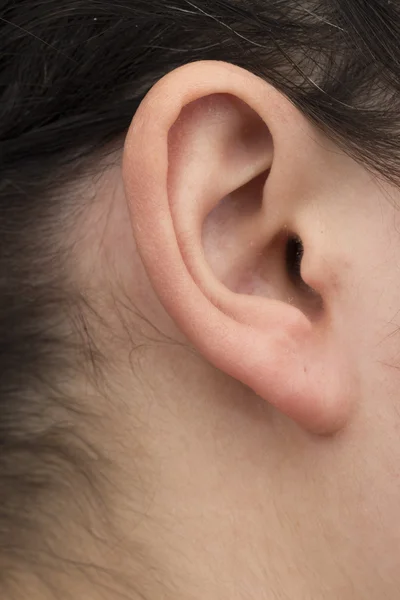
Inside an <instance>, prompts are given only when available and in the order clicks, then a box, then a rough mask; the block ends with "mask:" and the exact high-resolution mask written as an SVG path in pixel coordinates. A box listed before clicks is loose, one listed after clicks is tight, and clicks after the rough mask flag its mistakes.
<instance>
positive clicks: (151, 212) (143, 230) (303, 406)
mask: <svg viewBox="0 0 400 600" xmlns="http://www.w3.org/2000/svg"><path fill="white" fill-rule="evenodd" d="M210 69H212V70H213V75H214V76H213V77H212V78H211V77H210ZM177 81H179V82H181V88H180V89H179V92H178V93H177ZM182 82H185V85H182ZM178 88H179V86H178ZM218 93H221V94H231V95H233V96H236V97H237V98H239V99H240V100H242V101H244V102H245V103H246V104H247V105H248V106H250V107H251V108H252V109H253V110H254V111H256V112H258V114H260V113H261V115H262V114H263V110H262V109H264V110H265V104H266V102H267V101H268V105H269V107H270V111H273V113H274V115H275V118H274V119H273V120H272V121H271V123H268V128H269V129H270V132H271V136H272V138H273V139H274V136H276V135H278V132H277V130H276V129H275V123H287V122H289V119H290V113H291V112H292V111H295V110H296V109H295V107H293V106H292V105H291V104H290V102H289V101H288V100H286V101H285V102H282V95H281V94H280V93H279V92H278V91H277V90H275V89H274V88H272V86H270V85H269V84H267V83H266V82H264V81H263V80H261V79H260V78H258V77H256V76H255V75H253V74H251V73H249V72H247V71H245V70H244V69H242V68H241V67H236V66H234V65H230V64H228V63H220V62H217V61H201V62H199V63H191V64H189V65H185V66H184V67H180V68H179V69H176V71H173V72H172V73H170V74H169V75H167V76H166V77H165V78H164V79H162V80H161V81H159V82H158V83H157V84H156V85H155V86H154V88H152V90H151V91H150V92H149V94H148V95H147V96H146V98H145V99H144V101H143V102H142V104H141V106H140V107H139V109H138V111H137V114H136V115H135V118H134V119H133V121H132V124H131V127H130V129H129V132H128V135H127V138H126V143H125V149H124V156H123V179H124V184H125V190H126V196H127V201H128V204H129V212H130V216H131V223H132V227H133V232H134V237H135V240H136V246H137V249H138V252H139V254H140V257H141V259H142V261H143V264H144V267H145V270H146V272H147V275H148V277H149V279H150V281H151V283H152V286H153V288H154V290H155V292H156V294H157V295H158V298H159V299H160V301H161V303H162V305H163V306H164V308H165V309H166V310H167V312H168V313H169V315H170V316H171V317H172V319H173V320H174V321H175V322H176V323H177V324H178V326H179V328H180V329H181V331H182V332H183V333H184V334H185V336H186V337H187V338H188V339H189V340H190V341H193V340H194V344H195V346H196V347H197V349H198V350H199V351H200V352H201V354H202V355H203V356H204V357H205V358H206V359H207V360H208V361H209V362H211V363H212V364H213V365H214V366H216V367H217V368H218V369H221V370H222V371H224V372H225V373H227V374H228V375H230V376H231V377H233V378H235V379H238V380H239V381H241V382H242V383H244V384H245V385H247V386H248V387H250V388H251V389H253V391H254V392H255V393H256V394H257V395H259V396H261V397H263V398H264V399H266V400H268V402H269V403H270V404H271V405H272V406H274V407H275V408H276V409H277V410H279V411H280V412H282V413H284V414H286V415H287V416H289V418H291V419H292V420H294V421H296V422H297V423H298V424H299V425H300V426H302V427H304V428H305V429H306V430H308V431H310V432H312V433H317V434H327V435H330V434H334V433H337V432H338V431H339V430H340V429H342V428H343V427H344V425H345V423H346V422H347V420H348V416H349V408H350V403H349V401H348V398H347V397H344V396H343V394H342V392H341V388H340V386H339V385H338V380H337V377H336V369H335V368H333V369H332V370H331V372H330V373H329V372H327V369H326V363H325V362H324V361H326V360H327V357H326V352H323V351H322V348H321V352H320V353H319V356H318V353H317V352H315V348H316V347H318V332H316V331H314V329H313V328H312V326H311V323H310V322H309V321H308V320H307V318H306V317H305V315H304V314H303V313H302V312H301V311H300V310H298V309H297V308H296V307H294V306H291V307H289V306H287V305H284V304H283V303H281V302H279V301H272V300H268V303H269V304H268V310H266V306H265V299H262V298H254V297H253V298H251V297H248V296H243V298H239V296H240V295H236V297H235V303H234V304H233V306H234V307H235V309H234V310H232V302H230V301H229V302H228V301H227V299H229V292H227V291H226V292H225V293H224V292H223V289H222V288H221V287H220V288H219V289H218V293H217V295H216V297H215V298H214V299H212V298H211V297H209V295H208V296H206V295H204V293H203V291H202V290H201V289H200V288H199V286H198V285H197V284H196V282H195V281H194V279H193V277H192V273H191V272H190V271H189V269H188V268H187V264H186V263H185V260H184V258H183V256H182V253H181V250H180V247H179V244H178V241H177V239H176V230H175V226H174V222H173V218H172V215H171V211H170V205H169V200H168V194H167V191H166V190H167V188H168V184H167V182H168V164H169V154H168V132H169V131H170V129H171V127H172V126H173V125H174V123H175V122H176V121H177V120H178V118H179V115H180V113H181V111H182V109H183V107H184V106H186V105H187V104H189V103H191V102H194V101H195V100H198V99H199V98H201V97H204V96H208V95H213V94H218ZM161 106H162V110H161V109H160V107H161ZM139 140H141V141H143V140H146V144H143V143H142V144H141V143H139ZM150 164H151V165H152V169H151V177H150V176H149V177H142V176H141V174H143V173H146V172H148V167H147V166H148V165H150ZM131 165H135V168H131ZM157 248H158V250H156V249H157ZM230 294H234V292H230ZM223 298H224V302H223V304H225V307H224V309H222V310H221V308H222V307H221V299H223ZM243 304H244V306H245V308H243V307H242V305H243ZM227 305H229V306H230V309H227ZM250 310H251V313H252V314H253V315H259V314H264V318H265V317H267V315H266V313H267V312H269V313H270V314H272V315H273V320H274V321H275V322H276V323H278V326H277V327H276V328H275V329H276V330H275V331H274V332H272V331H271V328H270V327H269V329H268V333H267V334H266V329H265V328H263V327H261V326H260V327H258V328H257V329H256V330H255V329H254V327H252V325H249V324H248V323H246V322H245V320H244V319H243V314H247V315H248V314H249V311H250ZM253 318H256V317H253ZM253 318H252V319H251V321H252V322H253V323H254V320H253ZM271 318H272V317H270V318H269V319H268V318H266V319H265V320H266V322H267V323H269V325H270V324H271ZM216 331H217V332H218V339H219V342H218V343H215V341H216V335H215V332H216ZM208 337H210V339H213V340H214V343H213V344H210V343H209V342H207V338H208ZM239 341H240V344H239ZM238 345H239V346H240V347H238ZM268 355H270V356H276V355H278V356H280V357H281V358H280V360H285V363H284V364H282V367H281V371H280V372H285V373H291V380H290V381H288V382H287V385H286V387H285V386H284V385H283V384H282V376H281V377H280V378H279V377H277V367H276V364H277V359H276V358H275V359H274V361H273V362H272V363H270V364H268V361H267V360H266V356H268ZM299 357H300V358H299ZM301 357H303V358H304V359H303V358H301ZM278 362H279V361H278ZM323 376H324V377H326V380H323ZM286 378H287V375H286ZM293 382H295V387H296V389H294V384H293ZM328 382H329V383H328ZM327 385H328V386H330V390H329V391H330V393H329V394H327V395H326V396H325V398H324V397H323V395H322V390H323V389H325V390H326V388H327Z"/></svg>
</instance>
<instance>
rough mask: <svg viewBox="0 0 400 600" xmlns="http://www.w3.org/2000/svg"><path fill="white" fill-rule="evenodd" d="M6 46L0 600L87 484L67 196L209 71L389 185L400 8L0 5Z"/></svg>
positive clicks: (395, 175)
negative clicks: (150, 110) (200, 68)
mask: <svg viewBox="0 0 400 600" xmlns="http://www.w3.org/2000/svg"><path fill="white" fill-rule="evenodd" d="M0 39H1V53H0V352H1V354H0V369H1V376H0V595H1V586H2V585H3V584H4V585H5V581H6V579H7V574H9V573H10V569H11V566H12V564H14V563H15V562H18V560H21V558H23V557H26V556H27V555H28V552H31V556H32V552H33V551H35V550H36V549H37V545H38V539H39V538H38V535H37V534H38V533H40V534H41V535H42V533H43V531H42V529H43V528H44V527H45V523H46V524H47V525H46V526H47V527H53V524H54V522H55V521H57V519H56V518H55V516H54V511H53V512H52V510H51V508H49V506H50V505H49V504H48V503H49V502H50V501H51V502H54V501H55V500H56V499H57V497H58V496H59V495H60V494H64V495H66V496H68V495H69V496H71V498H72V494H71V490H72V489H77V488H78V487H79V483H76V481H77V479H78V478H79V480H82V481H83V480H85V481H86V482H87V481H88V480H90V478H91V477H92V475H93V473H92V471H93V469H92V466H91V462H90V460H89V458H88V456H89V455H90V452H89V444H90V441H89V440H84V439H83V438H82V436H80V435H77V433H76V432H77V425H76V424H77V421H78V418H77V417H78V416H79V414H78V413H79V410H80V407H79V402H78V401H77V400H74V401H73V400H72V399H71V398H69V397H68V395H67V394H66V393H65V390H64V388H63V382H65V381H66V379H68V378H69V377H70V378H72V379H73V377H74V373H75V369H76V366H77V364H78V363H79V362H80V361H81V360H83V359H84V360H86V358H85V357H87V355H88V354H89V352H88V351H87V349H86V348H85V347H84V344H83V343H82V344H79V338H78V337H74V336H72V337H71V334H70V331H71V329H70V324H69V321H68V319H69V316H70V315H71V314H75V315H77V314H79V311H78V310H76V307H77V305H78V303H79V298H80V299H81V298H82V295H80V294H79V290H77V289H76V288H75V286H74V281H73V280H71V270H70V268H69V256H70V254H69V249H68V245H67V243H66V241H65V237H66V236H64V235H63V233H65V232H67V231H68V228H69V227H70V226H71V224H72V225H73V223H74V220H76V218H77V214H78V213H77V210H78V208H77V201H76V199H73V195H71V196H69V195H68V193H66V186H67V184H68V182H71V181H78V180H79V179H81V178H82V177H83V176H84V175H85V174H86V173H87V172H88V169H89V168H90V165H93V164H96V161H94V159H95V158H96V159H97V157H100V156H102V155H103V154H104V152H105V151H107V148H110V145H111V146H113V147H114V146H115V145H116V146H118V144H120V145H122V143H123V138H124V134H125V132H126V131H127V129H128V127H129V124H130V122H131V120H132V117H133V115H134V113H135V111H136V109H137V107H138V106H139V104H140V102H141V100H142V99H143V97H144V96H145V94H146V92H147V91H148V90H149V89H150V88H151V86H152V85H153V84H154V83H155V82H156V81H157V80H158V79H160V77H162V76H163V75H164V74H165V73H167V72H169V71H171V70H172V69H174V68H175V67H178V66H180V65H182V64H185V63H188V62H192V61H196V60H200V59H201V60H203V59H213V60H224V61H228V62H231V63H235V64H237V65H239V66H242V67H244V68H246V69H248V70H250V71H252V72H253V73H256V74H258V75H259V76H260V77H263V78H264V79H265V80H267V81H269V82H271V83H272V84H273V85H274V86H275V87H276V88H278V89H279V90H281V91H282V92H283V93H284V94H285V95H286V96H287V97H288V98H289V99H290V100H291V101H292V102H293V103H294V104H295V105H296V106H297V107H298V108H299V109H300V110H301V111H302V112H303V113H304V114H305V115H306V116H308V117H309V118H310V119H311V120H312V121H313V122H314V123H315V124H316V125H317V126H319V127H321V128H322V129H323V130H324V131H325V132H326V133H327V134H328V135H329V136H331V137H332V138H333V139H334V140H335V141H336V142H337V143H338V144H339V146H341V147H342V148H343V149H344V150H345V151H346V152H348V153H349V154H350V155H351V156H353V157H354V158H355V159H356V160H358V161H359V162H361V163H362V164H364V165H365V166H366V167H367V168H369V169H371V170H373V171H374V172H376V173H378V174H379V175H380V176H382V177H383V178H386V179H388V180H390V181H391V182H393V183H396V184H398V183H399V181H400V141H399V140H398V139H397V135H398V132H399V130H400V94H399V91H400V90H399V88H400V47H399V39H400V5H399V4H398V3H397V2H394V1H390V0H351V1H349V0H193V2H192V1H191V0H171V1H170V2H167V1H166V0H113V1H107V0H63V1H60V0H0ZM73 299H74V300H73ZM79 326H80V327H81V329H82V330H83V329H85V324H84V322H83V321H81V322H80V325H79ZM78 329H79V327H78ZM91 356H92V359H93V353H92V350H91ZM78 357H79V358H78ZM82 357H83V358H82ZM87 360H88V359H87ZM66 473H68V474H69V476H68V477H66V475H65V474H66ZM66 481H67V482H69V483H68V486H67V489H66V483H65V482H66ZM44 515H45V516H44ZM57 523H58V521H57V522H56V525H54V526H57ZM35 534H36V536H35ZM43 535H44V534H43Z"/></svg>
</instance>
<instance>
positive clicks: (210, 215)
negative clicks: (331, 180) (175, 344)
mask: <svg viewBox="0 0 400 600" xmlns="http://www.w3.org/2000/svg"><path fill="white" fill-rule="evenodd" d="M312 131H313V130H312V127H311V125H310V124H309V123H308V122H307V121H306V120H305V119H304V117H303V116H302V115H301V113H300V112H299V111H298V110H297V109H296V108H295V107H293V106H292V105H291V104H290V102H289V101H288V100H287V99H286V98H285V97H284V96H283V95H282V94H280V93H279V92H278V91H277V90H275V89H274V88H273V87H272V86H270V85H269V84H268V83H266V82H265V81H263V80H262V79H260V78H258V77H256V76H255V75H252V74H250V73H248V72H247V71H245V70H243V69H241V68H239V67H236V66H233V65H229V64H226V63H222V62H212V61H210V62H208V61H207V62H199V63H191V64H189V65H186V66H185V67H181V68H179V69H177V70H175V71H173V72H172V73H170V74H169V75H167V76H166V77H164V78H163V79H162V80H161V81H160V82H158V83H157V84H156V85H155V86H154V88H153V89H152V90H151V91H150V92H149V93H148V95H147V96H146V98H145V99H144V101H143V102H142V104H141V106H140V107H139V109H138V111H137V114H136V115H135V117H134V119H133V122H132V125H131V127H130V130H129V132H128V135H127V139H126V144H125V149H124V157H123V176H124V183H125V191H126V197H127V200H128V204H129V213H130V217H131V223H132V229H133V234H134V237H135V242H136V246H137V249H138V252H139V254H140V256H141V259H142V261H143V264H144V266H145V268H146V271H147V274H148V277H149V279H150V281H151V283H152V286H153V288H154V290H155V292H156V293H157V295H158V298H159V300H160V301H161V303H162V304H163V306H164V308H165V309H166V311H167V312H168V313H169V315H170V316H171V317H172V318H173V319H174V321H175V323H176V324H177V326H178V327H179V328H180V330H181V331H182V332H183V333H184V334H185V336H186V337H187V338H188V340H189V341H190V342H191V343H192V344H193V345H194V346H195V347H196V349H197V350H198V351H199V352H200V353H201V354H202V355H203V356H204V357H205V358H206V359H207V360H208V361H209V362H210V363H211V364H212V365H214V366H215V367H217V368H218V369H220V370H222V371H224V372H225V373H226V374H228V375H230V376H231V377H233V378H236V379H237V380H239V381H240V382H242V383H243V384H245V385H247V386H248V387H250V388H251V389H252V390H253V391H254V392H255V393H256V394H258V395H259V396H261V397H262V398H264V399H265V400H266V401H267V402H268V403H269V404H270V405H271V406H273V407H274V408H275V409H276V410H278V411H280V412H281V413H283V414H285V415H286V416H287V417H289V418H290V419H292V420H294V421H295V422H296V423H298V425H300V426H301V427H303V428H305V429H306V430H308V431H310V432H313V433H320V434H332V433H335V432H337V431H338V430H339V429H341V428H342V427H344V425H345V424H346V423H347V421H348V418H349V415H350V414H351V409H352V407H353V402H354V399H353V398H354V394H353V392H354V386H353V382H352V380H351V377H350V375H349V369H348V367H347V364H346V355H345V350H344V349H343V348H341V347H339V342H336V337H335V332H334V331H333V328H332V327H333V326H331V325H330V321H329V319H326V318H325V316H326V315H325V310H326V309H325V302H326V301H327V300H329V297H328V296H329V293H330V290H331V288H330V285H329V278H328V275H326V277H325V275H324V271H323V270H322V269H320V268H319V269H318V270H317V271H316V270H315V269H314V270H313V265H314V264H317V263H316V262H315V261H314V262H313V260H312V257H311V256H309V254H310V253H311V252H313V253H314V254H315V253H317V252H318V248H317V247H314V248H312V250H310V251H308V250H307V239H308V238H309V237H311V238H312V232H313V228H314V227H316V226H317V223H316V221H315V220H313V217H312V216H310V218H309V220H308V221H307V219H305V218H304V217H303V218H300V216H301V215H302V214H304V211H305V208H306V207H307V203H308V202H311V201H312V202H313V203H314V204H315V203H317V202H318V197H316V194H315V191H314V187H315V186H314V183H315V182H314V179H315V178H317V177H318V178H319V186H318V190H319V193H321V189H322V190H323V185H322V187H321V182H320V180H321V170H320V165H319V164H318V158H317V157H318V152H319V150H318V144H317V143H316V141H315V139H313V134H312ZM327 165H328V166H326V168H328V169H329V163H327ZM311 199H312V200H311ZM300 223H301V227H300V225H299V224H300ZM300 229H301V230H300ZM296 240H297V241H296ZM299 240H302V241H303V243H304V258H303V265H302V266H301V275H302V279H301V277H300V273H297V275H296V274H295V276H294V277H292V275H291V273H290V272H289V271H288V257H289V261H290V248H292V259H293V258H294V259H296V252H297V254H299V253H300V248H301V243H300V241H299ZM296 243H297V248H298V251H295V252H293V248H295V247H296V246H295V244H296ZM308 252H309V254H308ZM298 266H299V265H298ZM289 268H290V265H289Z"/></svg>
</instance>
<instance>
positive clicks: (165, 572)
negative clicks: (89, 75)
mask: <svg viewBox="0 0 400 600" xmlns="http://www.w3.org/2000/svg"><path fill="white" fill-rule="evenodd" d="M119 162H120V166H118V165H117V166H115V167H113V168H112V169H111V168H110V169H109V170H108V171H107V173H105V174H103V175H102V178H101V179H99V181H98V182H97V184H96V186H97V187H96V189H97V194H98V201H97V202H96V203H92V204H91V205H90V208H89V209H88V211H87V218H85V219H84V220H82V223H81V225H80V228H79V230H78V231H77V237H78V238H79V241H78V247H79V249H80V253H79V256H80V257H81V259H80V261H79V263H78V264H77V278H78V279H80V281H81V282H82V287H84V282H86V281H88V278H89V277H90V281H91V282H92V283H91V288H92V295H93V297H96V295H97V296H99V295H101V298H102V300H103V301H102V303H99V307H98V308H99V311H101V314H102V317H103V318H104V320H105V321H107V322H108V323H109V324H110V325H111V326H112V327H111V330H112V331H114V332H115V340H117V341H115V340H114V339H113V336H111V337H110V338H109V339H107V343H106V344H104V345H103V348H107V349H108V352H109V361H110V370H109V374H108V375H107V377H108V379H109V386H110V389H113V390H114V391H115V397H114V406H113V408H112V409H111V408H110V407H109V406H108V403H107V401H104V405H103V408H102V410H103V413H104V416H105V422H106V423H107V427H105V428H104V431H102V433H101V439H102V444H103V446H104V447H107V448H108V452H109V455H110V456H111V457H112V459H113V461H114V465H115V471H114V474H113V477H114V478H115V482H116V483H117V484H118V485H117V486H116V488H117V489H118V491H116V492H115V494H113V495H112V501H113V508H112V513H113V515H114V516H115V520H116V522H118V523H119V524H120V525H121V530H123V531H124V536H125V538H126V545H121V547H120V548H119V549H118V550H114V552H113V554H112V557H110V556H107V558H104V560H105V561H109V562H108V563H107V564H111V563H112V564H113V565H114V566H118V567H119V568H120V569H124V570H125V572H130V571H132V572H133V571H134V572H135V574H136V575H135V578H136V582H139V583H142V582H143V586H145V587H146V593H147V594H148V597H149V598H152V600H155V599H158V598H160V599H161V598H167V599H168V600H169V598H171V599H172V598H174V599H175V600H183V599H185V600H189V599H190V600H204V599H205V598H207V600H245V599H246V600H247V599H248V598H249V599H250V598H251V599H254V598H257V600H261V599H266V600H274V599H279V600H288V599H291V600H292V599H296V600H316V599H318V600H338V599H339V598H340V599H341V600H356V599H357V600H359V599H361V598H362V599H363V600H377V599H378V598H379V599H380V600H381V599H382V600H383V599H390V600H396V599H397V598H398V594H399V592H398V590H399V589H400V552H399V544H400V520H399V506H400V466H399V465H400V438H399V429H400V411H399V407H400V392H399V390H400V369H399V367H400V351H399V336H398V326H399V322H400V316H399V314H400V272H399V261H400V235H399V226H400V220H399V212H398V208H397V205H398V203H399V202H400V194H399V191H398V190H397V189H396V188H395V187H394V186H390V185H389V184H387V183H383V182H382V181H380V182H379V181H378V180H377V179H376V178H375V177H374V175H373V174H371V173H369V172H367V170H366V169H365V168H364V167H362V166H360V165H358V164H357V163H356V162H355V161H354V160H353V159H352V158H350V157H349V156H347V155H346V154H345V153H344V152H343V151H342V150H340V149H339V148H337V147H336V146H335V145H334V144H333V143H332V142H331V141H329V140H328V139H327V138H326V137H325V136H324V135H323V134H322V133H321V132H320V131H318V130H317V129H316V128H315V127H314V126H313V125H311V124H310V123H309V122H308V121H307V120H306V119H305V118H304V117H303V116H302V114H301V113H300V112H299V111H298V110H297V109H296V108H295V107H293V106H292V105H291V104H290V102H289V101H288V100H287V99H286V98H285V97H283V96H282V95H281V94H280V93H279V92H277V91H276V90H274V89H273V88H272V87H271V86H270V85H269V84H268V83H266V82H264V81H262V80H261V79H259V78H257V77H255V76H253V75H250V74H249V73H247V72H246V71H243V70H242V69H240V68H238V67H234V66H231V65H227V64H225V63H217V62H215V63H214V62H206V63H194V64H191V65H187V66H186V67H184V68H181V69H178V70H176V71H174V72H172V73H171V74H169V75H168V76H167V77H166V78H164V79H163V80H161V81H160V82H159V83H158V84H157V85H156V86H155V88H153V90H152V91H151V92H150V93H149V94H148V96H147V97H146V99H145V100H144V102H143V104H142V105H141V107H140V109H139V111H138V113H137V114H136V116H135V117H134V119H133V121H132V125H131V128H130V130H129V132H128V134H127V139H126V144H125V147H124V150H123V154H122V156H121V157H120V161H119ZM288 232H289V233H290V232H291V233H294V234H296V235H298V236H299V237H300V238H301V240H302V242H303V245H304V257H303V260H302V264H301V277H302V279H303V281H304V282H305V284H306V285H307V286H308V287H304V286H301V285H298V284H296V283H294V282H293V281H291V279H290V277H289V274H288V272H287V266H286V264H285V260H284V257H285V240H287V234H288ZM310 288H312V290H313V292H310ZM122 290H123V296H124V300H123V302H124V306H125V305H126V303H127V300H129V301H131V303H132V305H134V306H135V307H136V312H137V313H140V314H142V315H143V316H144V317H145V318H146V319H148V321H149V322H150V323H152V325H153V326H154V327H155V328H156V329H157V330H158V331H159V332H160V333H159V334H158V333H157V334H156V333H155V332H154V329H153V327H152V326H151V325H146V323H145V321H143V320H139V319H137V317H135V312H134V311H131V310H129V309H128V308H127V306H126V308H120V309H119V311H118V312H119V314H118V317H116V315H115V311H113V308H112V306H113V303H112V302H111V301H110V302H108V301H107V298H108V297H110V298H111V295H112V296H113V298H114V300H115V298H116V297H118V294H119V293H121V294H122ZM109 292H110V294H109ZM117 299H118V298H117ZM100 304H101V306H100ZM121 317H122V319H121ZM121 321H123V323H124V327H121ZM139 330H140V331H139ZM127 332H129V335H128V334H127ZM146 336H148V337H150V338H151V339H152V340H153V341H147V342H143V340H144V339H146ZM164 336H167V338H168V340H169V342H168V343H167V342H166V341H165V340H166V339H167V338H165V337H164ZM99 337H101V334H99ZM103 341H105V340H103ZM132 341H133V342H134V343H136V342H137V344H142V347H141V350H140V355H139V358H138V359H137V361H138V362H137V363H135V364H136V367H137V368H132V361H135V360H136V359H135V355H134V354H132ZM174 341H175V342H177V343H173V342H174ZM143 343H145V345H144V346H143ZM138 365H139V366H138ZM113 378H114V380H113ZM118 407H123V409H122V408H121V410H119V409H118ZM139 447H140V451H139V450H138V448H139ZM138 456H139V458H138ZM143 457H145V458H143ZM138 478H139V479H140V481H141V486H140V485H139V486H138V485H137V481H138ZM132 482H134V483H132ZM138 507H140V509H138ZM138 512H139V513H140V514H142V515H145V517H143V518H138V517H137V514H138ZM137 539H139V540H141V543H143V544H144V546H145V548H146V555H148V556H151V560H152V561H153V562H152V564H154V565H156V568H157V569H158V573H159V575H158V576H157V577H155V576H154V572H151V573H147V572H146V569H145V566H142V570H141V568H140V567H137V564H138V563H139V560H138V557H135V556H134V554H133V552H132V554H131V555H130V554H129V552H128V551H127V550H125V548H128V547H129V546H130V545H131V546H132V548H133V547H134V545H135V540H137ZM123 548H124V549H123ZM132 565H135V567H133V566H132ZM166 582H168V583H166ZM86 594H87V595H86V596H85V597H87V598H89V597H90V598H91V597H93V598H97V597H101V596H96V595H95V592H94V591H93V589H92V590H91V591H90V590H89V588H88V589H87V590H86ZM106 597H109V596H107V595H106Z"/></svg>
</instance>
